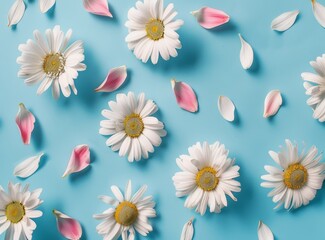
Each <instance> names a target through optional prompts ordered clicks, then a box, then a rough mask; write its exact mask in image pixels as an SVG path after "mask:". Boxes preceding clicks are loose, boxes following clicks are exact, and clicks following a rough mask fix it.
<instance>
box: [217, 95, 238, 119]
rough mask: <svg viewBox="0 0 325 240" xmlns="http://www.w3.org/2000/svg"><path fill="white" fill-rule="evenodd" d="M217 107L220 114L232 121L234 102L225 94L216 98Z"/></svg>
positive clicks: (233, 117)
mask: <svg viewBox="0 0 325 240" xmlns="http://www.w3.org/2000/svg"><path fill="white" fill-rule="evenodd" d="M218 109H219V112H220V114H221V116H222V117H223V118H224V119H225V120H227V121H229V122H232V121H234V119H235V105H234V103H233V102H232V101H231V100H230V99H229V98H228V97H226V96H220V97H219V100H218Z"/></svg>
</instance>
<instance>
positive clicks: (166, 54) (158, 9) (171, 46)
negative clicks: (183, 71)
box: [125, 0, 183, 64]
mask: <svg viewBox="0 0 325 240" xmlns="http://www.w3.org/2000/svg"><path fill="white" fill-rule="evenodd" d="M176 15H177V12H175V10H174V5H173V4H172V3H170V4H169V5H168V6H167V7H166V8H165V9H164V2H163V0H143V1H137V2H136V6H135V7H133V8H131V9H130V10H129V12H128V19H129V20H128V21H127V22H126V23H125V26H126V27H127V28H128V29H129V34H128V36H127V37H126V39H125V40H126V42H127V43H128V47H129V49H131V50H133V52H134V55H135V56H136V57H137V58H138V59H141V60H142V62H147V61H148V60H149V58H150V57H151V62H152V63H153V64H156V63H157V62H158V59H159V56H161V57H162V58H163V59H164V60H169V58H170V56H172V57H176V56H177V51H176V49H180V48H181V47H182V46H181V43H180V41H179V35H178V34H177V33H176V31H177V30H178V29H179V28H180V27H181V26H182V25H183V21H182V20H173V19H174V18H175V17H176Z"/></svg>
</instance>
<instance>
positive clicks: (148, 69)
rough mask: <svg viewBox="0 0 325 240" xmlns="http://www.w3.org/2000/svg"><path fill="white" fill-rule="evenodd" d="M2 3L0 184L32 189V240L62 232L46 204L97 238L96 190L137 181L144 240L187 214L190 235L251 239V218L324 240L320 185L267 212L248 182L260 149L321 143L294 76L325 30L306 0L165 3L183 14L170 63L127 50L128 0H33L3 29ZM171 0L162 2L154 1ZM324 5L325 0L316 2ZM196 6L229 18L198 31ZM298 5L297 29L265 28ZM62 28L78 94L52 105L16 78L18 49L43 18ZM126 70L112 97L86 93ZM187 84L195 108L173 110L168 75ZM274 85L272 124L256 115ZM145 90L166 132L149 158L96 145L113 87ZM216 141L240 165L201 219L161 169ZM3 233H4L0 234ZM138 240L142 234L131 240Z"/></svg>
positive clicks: (168, 171) (255, 183)
mask: <svg viewBox="0 0 325 240" xmlns="http://www.w3.org/2000/svg"><path fill="white" fill-rule="evenodd" d="M12 2H13V1H2V6H1V8H0V22H1V26H0V36H1V40H0V53H1V54H0V79H1V80H0V81H1V87H0V102H1V104H0V139H1V140H0V153H1V156H0V184H1V185H3V186H4V187H6V185H7V183H8V181H14V182H23V183H24V184H25V183H30V184H31V188H32V189H35V188H38V187H42V188H43V189H44V192H43V194H42V198H43V199H44V204H43V205H42V206H41V207H40V208H41V210H42V211H43V212H44V216H43V217H42V218H40V219H37V224H38V227H37V229H36V231H35V232H34V239H37V240H39V239H41V240H42V239H46V240H52V239H53V240H57V239H62V237H61V236H60V235H59V233H58V232H57V229H56V225H55V218H54V216H53V215H52V213H51V211H52V209H54V208H55V209H58V210H60V211H63V212H65V213H67V214H68V215H70V216H72V217H74V218H76V219H78V220H80V222H81V223H82V225H83V227H84V236H83V239H100V237H99V235H97V233H96V230H95V226H96V225H97V224H98V223H99V222H98V221H96V220H95V219H93V218H92V215H93V214H94V213H99V212H102V211H103V210H105V209H106V207H107V205H104V204H103V203H101V202H100V201H99V200H98V199H97V196H98V195H101V194H106V195H112V194H111V192H110V191H109V186H110V185H113V184H116V185H118V186H120V187H122V188H124V186H125V184H126V182H127V180H128V179H132V181H133V185H134V186H135V187H139V186H140V185H142V184H148V186H149V190H148V194H152V195H153V196H154V199H155V200H156V202H157V207H156V210H157V213H158V217H157V218H156V219H154V220H152V221H151V222H152V224H153V226H154V232H152V233H151V234H150V235H149V237H148V239H165V240H167V239H178V238H179V236H180V233H181V229H182V227H183V224H184V223H185V222H186V221H187V220H188V219H189V218H190V217H191V216H195V218H196V222H195V239H249V240H251V239H257V232H256V230H257V224H258V221H259V220H260V219H261V220H263V221H264V222H265V223H266V224H267V225H269V226H270V228H271V229H272V231H273V232H274V234H275V236H276V238H277V239H280V240H283V239H285V240H290V239H305V238H307V237H308V238H309V239H316V240H317V239H324V238H325V228H324V227H321V226H322V225H323V223H324V220H325V215H324V212H325V190H320V191H319V192H318V195H317V196H316V199H315V200H314V201H313V202H311V204H310V205H309V206H307V207H303V208H301V209H299V210H296V211H292V212H287V211H284V210H280V211H274V210H273V207H274V206H275V204H273V203H272V201H271V199H270V198H268V197H267V196H266V195H267V193H268V191H269V190H268V189H263V188H261V187H260V186H259V184H260V182H261V180H260V176H261V175H262V174H264V169H263V166H264V165H265V164H274V163H273V162H272V160H271V159H270V157H269V156H268V151H269V150H271V149H272V150H276V151H277V150H278V149H279V148H278V146H279V145H281V144H283V143H284V139H285V138H290V139H292V140H296V141H297V142H298V143H299V144H300V146H301V147H303V142H305V143H306V146H307V147H310V146H311V145H313V144H315V145H316V146H317V147H319V149H320V151H323V150H324V148H325V145H324V134H325V125H324V124H321V123H319V122H317V121H316V120H314V119H313V118H312V110H311V109H310V108H309V107H308V106H307V104H306V103H305V101H306V99H307V96H305V94H304V88H303V86H302V84H303V81H302V80H301V77H300V74H301V72H304V71H312V69H311V67H310V66H309V61H310V60H313V59H315V58H316V57H317V56H319V55H321V54H322V53H324V48H325V44H324V39H325V30H324V29H323V28H321V26H320V25H319V24H318V23H317V22H316V20H315V18H314V16H313V14H312V10H311V4H310V2H309V1H294V0H288V1H280V0H277V1H259V0H242V1H238V0H237V1H235V0H227V1H221V0H217V1H213V0H205V1H204V2H202V1H188V0H175V1H174V3H175V7H176V9H177V10H178V12H179V15H178V17H179V18H181V19H183V20H184V21H185V24H184V26H183V27H182V28H181V29H180V31H179V34H180V38H181V41H182V43H183V49H182V50H180V51H179V56H178V58H176V59H172V60H170V61H169V62H163V61H161V60H160V62H159V64H158V65H156V66H153V65H152V64H151V63H147V64H143V63H141V61H139V60H137V59H136V58H135V57H134V55H133V53H132V52H131V51H129V50H128V48H127V45H126V43H125V42H124V38H125V36H126V35H127V29H126V28H125V27H124V23H125V21H126V20H127V12H128V9H129V8H131V7H132V6H133V5H134V4H135V1H118V0H111V1H110V7H111V9H112V12H113V14H114V19H109V18H104V17H98V16H94V15H91V14H89V13H87V12H86V11H85V10H84V9H83V6H82V1H81V0H80V1H60V0H58V2H57V4H56V6H55V9H54V11H53V10H52V11H51V12H50V13H48V14H45V15H44V14H42V13H41V12H40V11H39V8H38V1H36V0H32V1H28V7H27V10H26V12H25V16H24V18H23V19H22V21H21V22H20V23H19V24H18V26H17V27H16V28H14V29H10V28H8V27H7V26H6V24H7V12H8V10H9V8H10V6H11V4H12ZM168 2H170V1H169V0H167V1H166V2H165V5H166V4H167V3H168ZM322 3H323V4H324V2H322ZM204 5H207V6H211V7H215V8H219V9H222V10H224V11H225V12H227V13H228V14H229V15H230V16H231V21H230V22H229V23H228V24H227V25H224V26H222V27H219V28H218V29H215V30H206V29H203V28H201V27H200V26H199V25H198V24H197V22H196V20H195V19H194V18H193V16H191V15H190V14H189V12H190V11H193V10H196V9H198V8H200V7H202V6H204ZM295 9H299V10H301V14H300V16H299V18H298V20H297V22H296V24H295V25H294V26H293V27H292V28H291V29H290V30H288V31H287V32H285V33H283V34H279V33H276V32H274V31H272V30H271V29H270V23H271V21H272V19H274V18H275V17H276V16H278V15H279V14H281V13H283V12H285V11H289V10H295ZM56 24H59V25H61V27H62V29H63V30H64V31H67V30H68V28H72V29H73V31H74V32H73V39H72V40H77V39H81V40H83V41H84V43H85V56H86V60H85V63H86V64H87V65H88V69H87V71H86V72H82V73H81V74H80V76H79V78H78V79H77V80H76V86H77V88H78V90H79V94H78V95H77V96H71V97H70V98H69V99H65V98H63V97H62V96H61V98H60V99H59V100H58V101H55V100H54V99H53V98H52V96H51V91H48V92H46V93H45V94H43V95H42V96H36V89H37V86H35V87H28V86H26V85H25V84H24V83H23V80H22V79H18V78H17V72H18V69H19V66H18V64H16V58H17V57H18V56H19V52H18V50H17V47H18V45H19V44H20V43H24V42H26V41H27V39H28V38H32V36H33V35H32V32H33V30H34V29H36V28H37V29H39V30H41V31H42V32H44V31H45V29H47V28H52V27H53V26H54V25H56ZM238 33H241V34H242V35H243V37H244V38H245V39H246V40H247V41H248V42H249V43H250V44H251V45H252V47H253V48H254V50H255V64H254V66H253V69H252V70H250V71H245V70H243V69H242V67H241V65H240V62H239V51H240V41H239V38H238ZM124 64H125V65H127V66H128V69H129V77H128V79H127V82H126V83H125V84H124V85H123V87H122V88H120V89H119V90H118V91H116V92H114V93H108V94H105V93H104V94H100V93H94V92H93V89H94V88H95V87H97V86H98V85H99V84H100V83H101V82H102V81H103V79H104V78H105V76H106V74H107V72H108V70H109V69H110V68H112V67H117V66H120V65H124ZM174 77H175V78H176V79H178V80H181V81H185V82H187V83H189V84H190V85H191V86H192V87H193V88H194V89H195V91H196V93H197V96H198V100H199V105H200V109H199V112H198V113H196V114H192V113H189V112H186V111H183V110H182V109H180V108H179V107H178V105H177V104H176V101H175V97H174V94H173V92H172V89H171V85H170V79H171V78H174ZM272 89H280V90H281V92H282V93H283V97H284V106H283V107H282V108H281V109H280V111H279V113H278V114H277V115H276V116H275V117H274V118H272V119H270V120H266V119H263V117H262V114H263V105H264V98H265V96H266V94H267V93H268V92H269V91H270V90H272ZM128 91H134V92H136V93H140V92H145V93H146V96H147V97H148V98H151V99H153V100H154V101H155V102H156V103H157V104H158V106H159V109H160V111H159V113H158V114H157V116H158V117H159V118H160V119H161V121H163V122H164V123H165V125H166V130H167V131H168V135H167V137H165V138H164V139H163V144H162V145H161V146H160V148H158V149H156V151H155V153H154V154H152V156H151V157H150V159H149V160H147V161H142V162H140V163H132V164H131V163H129V162H128V161H127V160H126V159H124V158H120V157H119V156H118V154H117V153H114V152H112V151H111V149H110V148H108V147H106V146H105V140H106V138H105V137H103V136H100V135H99V134H98V129H99V122H100V120H102V119H103V117H102V116H101V114H100V112H101V110H102V109H103V108H107V102H108V101H110V100H114V99H115V95H116V93H118V92H124V93H126V92H128ZM219 95H226V96H228V97H230V98H231V99H232V100H233V101H234V103H235V105H236V107H237V110H238V112H237V113H238V116H237V117H238V118H237V119H238V120H237V121H236V122H235V123H228V122H226V121H225V120H224V119H222V117H221V116H220V115H219V113H218V110H217V99H218V96H219ZM20 102H23V103H25V105H26V106H27V108H29V109H30V110H31V111H32V112H33V113H34V114H35V116H36V118H37V122H36V128H35V131H34V133H33V138H32V143H31V144H30V145H29V146H24V145H23V144H22V141H21V139H20V136H19V133H18V129H17V127H16V124H15V121H14V119H15V116H16V113H17V111H18V104H19V103H20ZM205 140H207V141H209V142H211V143H212V142H214V141H216V140H219V141H221V142H222V143H224V144H225V145H226V147H227V148H228V149H230V156H231V157H233V158H236V159H237V164H238V165H240V167H241V170H240V174H241V176H240V178H239V180H240V182H241V183H242V192H241V193H239V194H236V197H237V198H238V202H236V203H235V202H232V201H231V200H229V207H228V208H224V209H223V211H222V213H221V214H210V213H207V214H206V215H205V216H203V217H201V216H199V215H197V214H196V213H194V211H193V210H189V209H186V208H184V207H183V204H184V199H179V198H176V197H175V189H174V186H173V183H172V180H171V178H172V176H173V175H174V173H175V172H177V171H179V169H178V167H177V166H176V164H175V158H176V157H177V156H178V155H180V154H183V153H186V152H187V148H188V147H189V146H190V145H192V144H194V143H195V142H197V141H205ZM83 143H85V144H88V145H89V146H90V147H91V157H92V161H93V162H92V165H91V168H90V169H88V170H87V171H85V172H83V173H82V174H76V175H74V176H71V177H69V178H67V179H62V178H61V175H62V174H63V172H64V170H65V168H66V165H67V161H68V159H69V157H70V154H71V151H72V149H73V147H74V146H76V145H78V144H83ZM41 151H44V152H45V153H46V158H44V159H45V160H44V161H43V164H42V166H41V168H40V170H39V171H38V172H37V173H35V174H34V175H33V176H32V177H30V178H29V179H27V180H23V181H22V180H20V179H17V178H15V177H14V176H13V174H12V172H13V169H14V167H15V166H16V164H17V163H19V162H20V161H22V160H24V159H26V158H27V157H29V156H33V155H35V154H37V153H39V152H41ZM0 239H3V236H0ZM139 239H142V238H139Z"/></svg>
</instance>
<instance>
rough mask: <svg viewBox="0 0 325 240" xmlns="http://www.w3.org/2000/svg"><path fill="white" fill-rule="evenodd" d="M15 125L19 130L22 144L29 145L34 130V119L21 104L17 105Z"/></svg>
mask: <svg viewBox="0 0 325 240" xmlns="http://www.w3.org/2000/svg"><path fill="white" fill-rule="evenodd" d="M16 123H17V126H18V128H19V131H20V135H21V138H22V140H23V143H24V144H29V143H30V138H31V135H32V132H33V130H34V123H35V117H34V115H33V114H32V113H31V112H30V111H28V110H27V109H26V107H25V105H24V104H23V103H20V104H19V110H18V113H17V116H16Z"/></svg>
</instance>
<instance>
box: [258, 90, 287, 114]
mask: <svg viewBox="0 0 325 240" xmlns="http://www.w3.org/2000/svg"><path fill="white" fill-rule="evenodd" d="M281 105H282V96H281V93H280V91H279V90H272V91H270V92H269V93H268V94H267V95H266V98H265V101H264V114H263V116H264V117H265V118H268V117H271V116H273V115H275V114H276V113H277V112H278V110H279V108H280V107H281Z"/></svg>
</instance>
